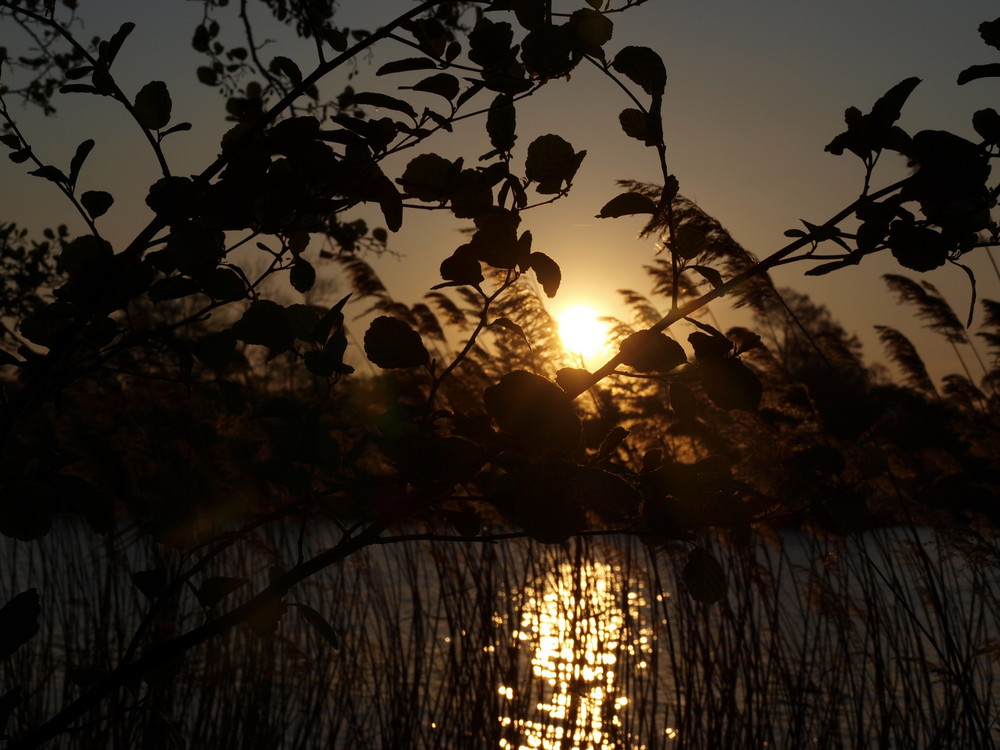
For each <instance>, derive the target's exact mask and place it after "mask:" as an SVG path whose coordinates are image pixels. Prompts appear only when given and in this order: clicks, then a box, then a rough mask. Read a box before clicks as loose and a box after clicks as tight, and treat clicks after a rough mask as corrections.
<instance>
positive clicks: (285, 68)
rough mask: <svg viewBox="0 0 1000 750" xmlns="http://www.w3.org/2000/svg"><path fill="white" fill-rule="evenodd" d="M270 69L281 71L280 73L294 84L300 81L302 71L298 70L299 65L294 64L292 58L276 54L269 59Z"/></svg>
mask: <svg viewBox="0 0 1000 750" xmlns="http://www.w3.org/2000/svg"><path fill="white" fill-rule="evenodd" d="M271 70H273V71H274V72H276V73H281V75H283V76H285V77H286V78H288V80H290V81H291V82H292V83H294V84H295V85H296V86H298V85H299V84H300V83H302V71H301V70H299V66H298V65H296V64H295V62H294V61H293V60H290V59H289V58H287V57H283V56H282V55H278V56H277V57H275V58H274V59H273V60H271Z"/></svg>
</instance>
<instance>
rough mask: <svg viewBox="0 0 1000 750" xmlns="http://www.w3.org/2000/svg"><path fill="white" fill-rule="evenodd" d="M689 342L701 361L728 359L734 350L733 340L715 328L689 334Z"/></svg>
mask: <svg viewBox="0 0 1000 750" xmlns="http://www.w3.org/2000/svg"><path fill="white" fill-rule="evenodd" d="M688 343H689V344H691V348H692V349H694V356H695V357H696V358H697V360H698V361H699V362H717V361H719V360H723V359H726V358H727V357H728V356H729V355H730V354H731V353H732V351H733V342H732V341H730V340H729V339H727V338H726V337H725V336H723V335H722V334H721V333H719V332H718V331H716V330H715V329H712V331H710V332H709V333H704V332H703V331H695V332H694V333H691V334H689V335H688Z"/></svg>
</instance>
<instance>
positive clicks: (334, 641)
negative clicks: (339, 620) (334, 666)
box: [292, 604, 341, 651]
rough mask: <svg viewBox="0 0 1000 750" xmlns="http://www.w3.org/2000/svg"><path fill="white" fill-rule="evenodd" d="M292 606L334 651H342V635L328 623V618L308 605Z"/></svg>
mask: <svg viewBox="0 0 1000 750" xmlns="http://www.w3.org/2000/svg"><path fill="white" fill-rule="evenodd" d="M292 606H293V607H296V608H297V609H298V610H299V612H301V613H302V616H303V617H304V618H305V619H306V622H308V623H309V624H310V625H312V627H313V628H314V629H315V630H316V632H317V633H319V635H320V637H322V638H323V640H324V641H326V642H327V643H329V644H330V646H331V647H332V648H333V650H334V651H340V648H341V640H340V633H338V632H337V630H336V628H334V627H333V625H331V624H330V623H329V622H327V621H326V618H325V617H323V615H321V614H320V613H319V612H317V611H316V610H315V609H313V608H312V607H310V606H308V605H306V604H293V605H292Z"/></svg>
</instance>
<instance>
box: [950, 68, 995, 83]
mask: <svg viewBox="0 0 1000 750" xmlns="http://www.w3.org/2000/svg"><path fill="white" fill-rule="evenodd" d="M998 76H1000V63H987V64H985V65H970V66H969V67H967V68H966V69H965V70H963V71H962V72H961V73H959V74H958V85H959V86H962V85H963V84H966V83H969V81H978V80H979V79H980V78H996V77H998Z"/></svg>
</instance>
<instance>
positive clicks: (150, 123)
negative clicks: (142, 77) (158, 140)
mask: <svg viewBox="0 0 1000 750" xmlns="http://www.w3.org/2000/svg"><path fill="white" fill-rule="evenodd" d="M172 107H173V103H172V102H171V100H170V92H169V91H167V84H165V83H164V82H163V81H150V82H149V83H147V84H146V85H145V86H143V87H142V89H140V91H139V93H138V94H136V96H135V104H134V105H133V110H134V111H135V118H136V119H137V120H138V121H139V124H140V125H142V126H143V127H144V128H147V129H148V130H160V129H161V128H163V127H165V126H166V124H167V123H168V122H170V111H171V109H172Z"/></svg>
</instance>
